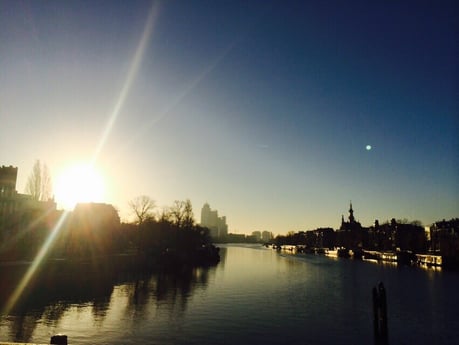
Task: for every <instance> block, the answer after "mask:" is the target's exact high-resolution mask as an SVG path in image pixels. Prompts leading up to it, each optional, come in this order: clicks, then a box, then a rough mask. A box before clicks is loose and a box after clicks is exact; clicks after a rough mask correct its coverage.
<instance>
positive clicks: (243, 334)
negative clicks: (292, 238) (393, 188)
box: [0, 245, 459, 345]
mask: <svg viewBox="0 0 459 345" xmlns="http://www.w3.org/2000/svg"><path fill="white" fill-rule="evenodd" d="M27 267H28V266H26V265H15V266H2V267H0V288H1V290H0V297H1V298H2V300H1V301H2V304H3V308H2V310H5V309H4V306H5V305H6V303H7V301H8V298H9V296H11V293H12V291H13V290H14V288H15V287H16V286H17V282H18V281H19V280H20V277H21V276H22V275H23V274H24V272H25V271H26V268H27ZM51 273H53V274H51ZM380 281H382V282H383V283H384V285H385V287H386V290H387V304H388V320H389V321H388V322H389V343H390V344H397V345H398V344H429V345H431V344H453V343H459V342H458V340H457V339H456V333H457V330H458V329H459V318H458V317H457V316H458V311H459V299H458V298H457V291H458V288H459V273H458V272H450V271H445V270H443V271H438V270H437V271H435V270H424V269H420V268H413V267H396V266H390V265H379V264H373V263H369V262H362V261H353V260H349V259H336V258H335V259H333V258H328V257H325V256H315V255H289V254H286V253H277V252H276V251H273V250H271V249H266V248H263V247H261V246H254V245H239V246H238V245H226V246H222V247H221V262H220V263H219V264H218V265H217V266H215V267H210V268H195V269H184V270H182V271H181V272H168V273H165V272H162V273H158V272H153V273H152V272H149V273H145V272H132V271H131V272H129V271H128V272H126V271H118V270H117V269H116V268H114V269H113V270H109V271H107V270H106V269H104V270H102V269H100V270H99V269H97V268H91V269H89V268H87V270H85V269H78V270H75V269H69V270H62V269H61V270H56V269H54V272H53V269H52V268H49V267H47V268H44V269H43V270H42V271H41V272H40V273H38V274H37V275H36V276H35V277H33V278H32V279H31V281H30V282H29V285H31V287H27V288H25V289H24V291H23V294H22V296H21V297H20V298H19V299H18V300H17V302H16V303H15V304H14V306H13V307H12V308H10V309H9V310H8V311H7V312H5V311H4V312H3V313H2V315H0V342H1V341H16V342H37V343H49V339H50V336H51V335H53V334H57V333H62V334H66V335H67V336H68V337H69V342H70V343H71V344H90V343H91V344H163V345H164V344H166V345H167V344H259V343H260V344H287V343H296V344H333V345H336V344H373V321H372V315H373V314H372V298H371V290H372V288H373V286H375V285H376V284H377V283H378V282H380Z"/></svg>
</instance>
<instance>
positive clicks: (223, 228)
mask: <svg viewBox="0 0 459 345" xmlns="http://www.w3.org/2000/svg"><path fill="white" fill-rule="evenodd" d="M201 226H202V227H205V228H208V229H209V230H210V236H211V237H213V238H222V237H225V236H227V235H228V225H227V224H226V217H225V216H222V217H219V216H218V211H217V210H212V209H211V208H210V206H209V204H208V203H205V204H204V206H203V207H202V209H201Z"/></svg>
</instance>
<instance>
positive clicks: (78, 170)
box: [54, 164, 105, 210]
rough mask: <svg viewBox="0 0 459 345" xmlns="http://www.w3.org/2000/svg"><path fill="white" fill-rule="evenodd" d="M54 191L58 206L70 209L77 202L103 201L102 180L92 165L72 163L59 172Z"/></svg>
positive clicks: (103, 189)
mask: <svg viewBox="0 0 459 345" xmlns="http://www.w3.org/2000/svg"><path fill="white" fill-rule="evenodd" d="M54 192H55V199H56V202H57V204H58V205H59V207H62V208H64V209H66V210H72V209H73V208H74V207H75V205H76V204H77V203H79V202H100V201H103V199H104V193H105V186H104V180H103V178H102V176H101V175H100V173H99V172H98V171H97V170H96V169H94V167H91V166H89V165H83V164H82V165H74V166H71V167H68V168H67V169H65V170H63V171H62V172H61V173H60V175H59V176H58V178H57V180H56V184H55V187H54Z"/></svg>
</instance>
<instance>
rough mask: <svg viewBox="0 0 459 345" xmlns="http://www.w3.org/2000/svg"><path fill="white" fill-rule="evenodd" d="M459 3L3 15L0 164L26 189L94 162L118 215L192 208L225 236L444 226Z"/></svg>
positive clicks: (448, 209) (66, 7)
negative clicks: (346, 220)
mask: <svg viewBox="0 0 459 345" xmlns="http://www.w3.org/2000/svg"><path fill="white" fill-rule="evenodd" d="M458 6H459V5H458V4H457V2H455V1H427V2H424V1H418V0H416V1H387V0H384V1H162V2H161V1H160V2H153V3H152V2H150V1H3V0H2V1H0V164H4V165H14V166H17V167H18V168H19V176H18V186H17V189H18V191H19V192H23V191H24V188H25V184H26V180H27V176H28V175H29V173H30V171H31V169H32V165H33V164H34V161H35V160H36V159H40V160H41V161H42V162H45V163H46V164H47V166H48V168H49V169H50V171H51V174H52V177H53V180H54V181H56V180H57V179H59V174H62V173H63V171H64V170H65V169H66V168H67V167H68V166H70V165H73V164H76V163H78V164H80V163H84V162H86V163H93V164H94V167H95V168H96V169H97V170H98V171H99V173H100V175H101V176H102V177H103V179H104V181H105V194H104V198H103V200H102V201H105V202H108V203H112V204H114V205H115V206H116V207H117V208H118V209H119V210H120V213H121V216H122V218H124V219H127V218H128V216H129V212H128V206H127V203H128V201H129V200H131V199H133V198H134V197H136V196H138V195H142V194H145V195H148V196H150V197H151V198H153V199H154V200H156V203H157V205H158V206H165V205H170V204H171V203H172V202H173V201H174V200H176V199H179V200H183V199H186V198H189V199H190V200H191V201H192V203H193V206H194V210H195V215H196V216H197V217H196V218H197V220H198V221H199V215H200V209H201V207H202V205H203V204H204V203H205V202H208V203H209V204H210V206H211V207H212V208H213V209H217V210H218V211H219V214H220V215H226V216H227V220H228V225H229V231H230V232H245V233H250V232H252V231H254V230H269V231H273V232H274V233H276V234H278V233H286V232H287V231H289V230H294V231H299V230H307V229H314V228H316V227H319V226H332V227H338V226H339V224H340V221H341V215H342V214H344V215H345V216H347V210H348V207H349V201H350V200H352V202H353V205H354V210H355V216H356V218H357V219H358V220H360V221H361V222H362V223H363V225H371V224H372V223H373V221H374V219H379V220H380V222H382V221H385V220H388V219H391V218H392V217H395V218H408V219H410V220H414V219H419V220H421V221H422V222H423V223H424V224H429V223H431V222H433V221H436V220H440V219H443V218H447V219H448V218H451V217H457V216H459V135H458V134H459V115H458V102H459V101H458V99H459V78H458V56H459V55H458V30H459V29H458V28H459V26H458V22H457V18H458V14H459V8H458ZM367 145H370V146H371V149H370V150H368V149H367ZM368 148H369V147H368ZM76 183H77V184H78V182H76ZM58 201H59V200H58Z"/></svg>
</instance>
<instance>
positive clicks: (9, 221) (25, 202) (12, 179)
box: [0, 165, 56, 238]
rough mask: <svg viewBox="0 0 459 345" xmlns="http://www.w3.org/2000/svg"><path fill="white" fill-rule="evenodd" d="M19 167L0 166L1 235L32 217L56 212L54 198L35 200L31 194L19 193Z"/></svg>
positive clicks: (22, 224)
mask: <svg viewBox="0 0 459 345" xmlns="http://www.w3.org/2000/svg"><path fill="white" fill-rule="evenodd" d="M17 177H18V168H17V167H13V166H11V165H10V166H4V165H3V166H1V167H0V237H1V238H5V236H8V235H11V234H13V233H14V232H17V231H18V230H20V229H21V228H23V227H24V226H25V225H26V224H25V222H28V221H30V219H32V218H36V217H42V216H46V217H47V218H49V217H51V216H52V215H53V214H54V213H55V212H56V203H55V202H54V200H53V199H49V200H46V201H41V200H35V199H34V198H32V196H31V195H27V194H21V193H18V192H17V190H16V183H17Z"/></svg>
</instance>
